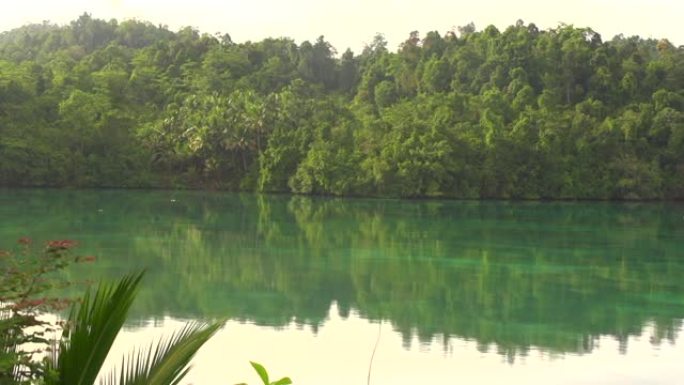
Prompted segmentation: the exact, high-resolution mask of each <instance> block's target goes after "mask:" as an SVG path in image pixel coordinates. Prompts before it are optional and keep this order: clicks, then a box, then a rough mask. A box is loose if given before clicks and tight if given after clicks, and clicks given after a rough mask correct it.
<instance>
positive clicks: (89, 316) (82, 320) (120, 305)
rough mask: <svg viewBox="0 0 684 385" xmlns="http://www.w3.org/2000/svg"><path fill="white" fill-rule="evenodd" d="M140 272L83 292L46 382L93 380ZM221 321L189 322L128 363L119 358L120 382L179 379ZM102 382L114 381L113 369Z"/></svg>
mask: <svg viewBox="0 0 684 385" xmlns="http://www.w3.org/2000/svg"><path fill="white" fill-rule="evenodd" d="M142 276H143V273H139V274H133V275H128V276H125V277H124V278H122V279H121V280H120V281H119V282H118V283H116V284H100V285H99V286H98V288H97V290H95V293H94V294H91V292H90V291H88V292H86V295H85V297H84V298H83V301H82V304H81V305H80V307H78V308H72V311H71V314H70V315H69V325H68V326H67V327H66V328H65V329H64V332H63V333H62V339H61V341H60V342H59V349H58V351H57V352H56V353H57V354H56V357H53V358H52V360H51V361H50V363H49V365H48V371H49V372H52V373H55V374H56V375H55V376H54V377H53V376H48V377H47V378H46V381H45V384H46V385H93V384H95V382H96V380H97V377H98V374H99V373H100V371H101V369H102V365H103V363H104V361H105V359H106V358H107V355H108V353H109V351H110V350H111V347H112V344H113V343H114V340H115V339H116V336H117V335H118V334H119V331H120V330H121V328H122V327H123V325H124V323H125V321H126V318H127V316H128V311H129V310H130V307H131V304H132V303H133V299H134V298H135V295H136V293H137V288H138V284H139V283H140V280H141V279H142ZM221 324H222V323H215V324H212V325H209V326H205V325H202V324H190V325H188V326H186V327H185V328H184V329H182V330H181V331H179V332H177V333H174V334H173V335H171V337H169V338H168V339H165V340H162V341H160V342H159V343H158V344H156V345H154V344H153V345H151V346H150V347H149V349H148V350H147V351H146V352H145V351H143V350H140V351H138V352H137V354H132V355H131V356H129V359H130V361H129V362H125V361H124V362H123V365H122V369H121V376H120V378H119V381H120V384H145V385H148V384H159V385H174V384H177V383H178V382H180V380H181V379H182V378H183V376H185V374H187V372H188V370H189V369H188V363H189V362H190V359H191V358H192V357H193V355H194V354H195V353H196V352H197V350H199V348H200V347H201V346H202V345H203V344H204V343H205V342H206V341H207V340H208V339H209V338H210V337H211V336H212V335H213V334H214V333H215V332H216V331H217V330H218V329H219V327H220V326H221ZM155 346H156V347H155ZM124 368H127V369H124ZM100 383H104V384H115V379H114V374H111V375H109V376H108V377H107V378H105V379H104V380H101V381H100Z"/></svg>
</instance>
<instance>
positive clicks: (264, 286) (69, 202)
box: [0, 190, 684, 385]
mask: <svg viewBox="0 0 684 385" xmlns="http://www.w3.org/2000/svg"><path fill="white" fill-rule="evenodd" d="M0 218H2V221H1V222H0V245H10V244H12V243H14V241H15V240H16V239H17V238H19V237H21V236H24V235H28V236H31V237H33V238H34V239H36V240H38V241H41V240H47V239H58V238H71V239H77V240H79V241H80V242H81V247H80V252H81V253H83V254H95V255H97V256H98V262H97V263H96V264H94V265H90V266H87V267H79V268H78V269H74V270H72V271H71V274H72V275H73V276H74V277H75V278H80V277H83V276H84V275H86V274H87V275H88V276H90V277H92V278H94V279H102V278H116V277H118V276H120V275H121V274H124V273H126V272H129V271H135V270H137V269H141V268H147V269H148V274H147V276H146V279H145V282H144V287H143V288H142V290H141V292H140V295H139V297H138V300H137V302H136V304H135V306H134V309H133V315H132V317H131V321H130V322H129V324H128V325H127V328H126V332H125V333H124V334H123V335H122V336H121V338H120V341H119V342H118V344H117V352H123V351H126V350H127V349H128V347H129V346H131V345H134V344H138V343H141V342H143V343H144V341H149V340H151V339H153V338H154V337H155V336H158V335H161V334H162V333H164V332H169V331H170V330H174V329H175V328H177V327H179V326H180V325H182V324H183V322H185V321H187V320H209V319H215V318H223V317H227V318H228V319H230V321H229V322H228V323H227V325H226V327H225V328H223V329H222V330H221V331H220V332H219V333H218V334H217V335H216V337H215V338H214V339H213V340H212V341H210V342H209V344H208V345H207V346H206V347H205V349H203V350H202V351H201V352H200V354H199V355H198V357H197V359H196V360H195V368H194V370H193V371H192V375H191V376H190V377H188V380H189V382H192V383H195V384H208V385H212V384H233V383H236V382H240V381H247V382H252V383H256V377H255V376H254V375H253V374H252V373H251V372H250V370H251V369H250V368H249V365H248V361H249V360H256V361H260V362H262V363H264V364H265V365H266V366H267V367H268V368H270V369H271V371H272V372H273V375H274V376H276V377H277V376H279V375H289V376H290V377H292V378H293V379H294V380H295V383H297V384H322V383H326V384H352V383H365V382H366V376H367V373H368V368H369V364H370V358H371V353H372V351H373V349H374V347H375V344H376V341H378V342H377V351H376V354H375V358H374V360H373V362H372V369H371V371H372V373H371V376H372V377H371V382H372V383H374V384H389V383H392V384H412V385H413V384H415V383H454V384H455V383H474V382H479V383H503V382H506V383H509V384H548V383H554V384H556V383H567V384H576V383H583V384H586V383H595V384H644V383H652V384H680V383H682V381H683V380H682V377H683V376H682V373H683V371H682V370H681V369H680V368H679V365H680V362H682V359H683V358H684V348H683V347H682V341H681V337H680V334H681V328H682V319H683V318H684V279H682V277H684V206H683V205H680V204H670V203H629V204H628V203H566V202H562V203H509V202H454V201H400V200H366V199H330V198H307V197H291V196H263V195H250V194H228V193H202V192H172V191H64V190H0Z"/></svg>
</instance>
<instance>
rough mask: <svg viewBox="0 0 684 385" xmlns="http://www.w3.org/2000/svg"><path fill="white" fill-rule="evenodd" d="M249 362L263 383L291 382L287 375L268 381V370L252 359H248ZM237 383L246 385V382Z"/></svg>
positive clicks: (280, 383) (276, 384)
mask: <svg viewBox="0 0 684 385" xmlns="http://www.w3.org/2000/svg"><path fill="white" fill-rule="evenodd" d="M249 363H250V364H251V365H252V368H254V371H255V372H257V374H258V375H259V378H260V379H261V382H262V383H263V384H264V385H290V384H292V380H290V378H289V377H283V378H281V379H279V380H277V381H270V379H269V378H268V371H266V368H264V367H263V366H262V365H261V364H259V363H257V362H254V361H250V362H249ZM237 385H247V384H245V383H240V384H237Z"/></svg>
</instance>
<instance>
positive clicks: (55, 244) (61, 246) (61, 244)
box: [47, 239, 77, 250]
mask: <svg viewBox="0 0 684 385" xmlns="http://www.w3.org/2000/svg"><path fill="white" fill-rule="evenodd" d="M76 245H77V242H76V241H72V240H71V239H63V240H60V241H49V242H48V243H47V247H48V249H50V250H67V249H70V248H72V247H74V246H76Z"/></svg>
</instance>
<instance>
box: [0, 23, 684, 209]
mask: <svg viewBox="0 0 684 385" xmlns="http://www.w3.org/2000/svg"><path fill="white" fill-rule="evenodd" d="M683 111H684V47H675V46H673V45H672V44H671V43H670V42H669V41H667V40H665V39H662V40H655V39H642V38H639V37H624V36H616V37H614V38H613V39H611V40H608V41H604V40H603V39H602V37H601V36H600V35H599V34H598V33H597V32H595V31H593V30H591V29H589V28H577V27H574V26H571V25H560V26H558V27H556V28H553V29H549V30H540V29H538V28H537V27H536V26H535V25H534V24H525V23H524V22H522V21H519V22H517V23H516V24H515V25H512V26H509V27H508V28H506V29H505V30H503V31H500V30H498V29H497V28H496V27H494V26H488V27H486V28H485V29H484V30H477V29H476V28H475V27H474V26H473V25H468V26H465V27H460V28H458V29H457V30H456V31H450V32H447V33H446V34H443V35H442V34H440V33H439V32H437V31H430V32H428V33H427V34H425V35H424V37H421V35H420V33H419V32H417V31H413V32H411V33H410V34H409V36H408V38H407V40H406V41H405V42H403V43H402V44H401V45H400V46H399V48H398V49H397V50H396V51H395V52H392V51H391V50H389V49H388V48H387V42H386V41H385V40H384V38H383V37H382V35H378V36H376V37H375V38H374V39H373V42H372V43H371V44H370V45H369V46H367V47H366V48H365V49H364V50H363V52H361V53H360V54H359V55H355V54H354V53H353V52H352V51H350V50H347V51H345V52H343V53H341V54H338V51H336V50H335V48H334V47H332V46H331V45H330V43H328V42H327V41H326V40H325V38H324V37H323V36H320V37H318V38H316V39H315V40H314V41H313V42H309V41H305V42H303V43H301V44H299V45H298V44H296V43H295V42H294V41H293V40H291V39H288V38H277V39H274V38H269V39H265V40H263V41H260V42H245V43H235V42H233V41H232V39H231V38H230V36H229V35H222V36H221V35H217V36H213V35H208V34H203V33H200V32H199V31H197V30H195V29H192V28H184V29H181V30H179V31H177V32H173V31H170V30H169V29H168V28H166V27H164V26H155V25H152V24H150V23H147V22H142V21H135V20H128V21H123V22H118V21H116V20H110V21H105V20H99V19H94V18H92V17H91V16H90V15H88V14H84V15H82V16H80V17H79V18H78V19H77V20H75V21H73V22H71V23H70V24H68V25H64V26H58V25H53V24H50V23H43V24H37V25H27V26H24V27H21V28H18V29H15V30H12V31H8V32H3V33H1V34H0V185H3V186H70V187H71V186H74V187H83V186H90V187H107V186H108V187H182V188H212V189H231V190H244V191H272V192H295V193H302V194H330V195H366V196H400V197H453V198H514V199H677V198H679V199H681V198H684V112H683Z"/></svg>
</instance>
